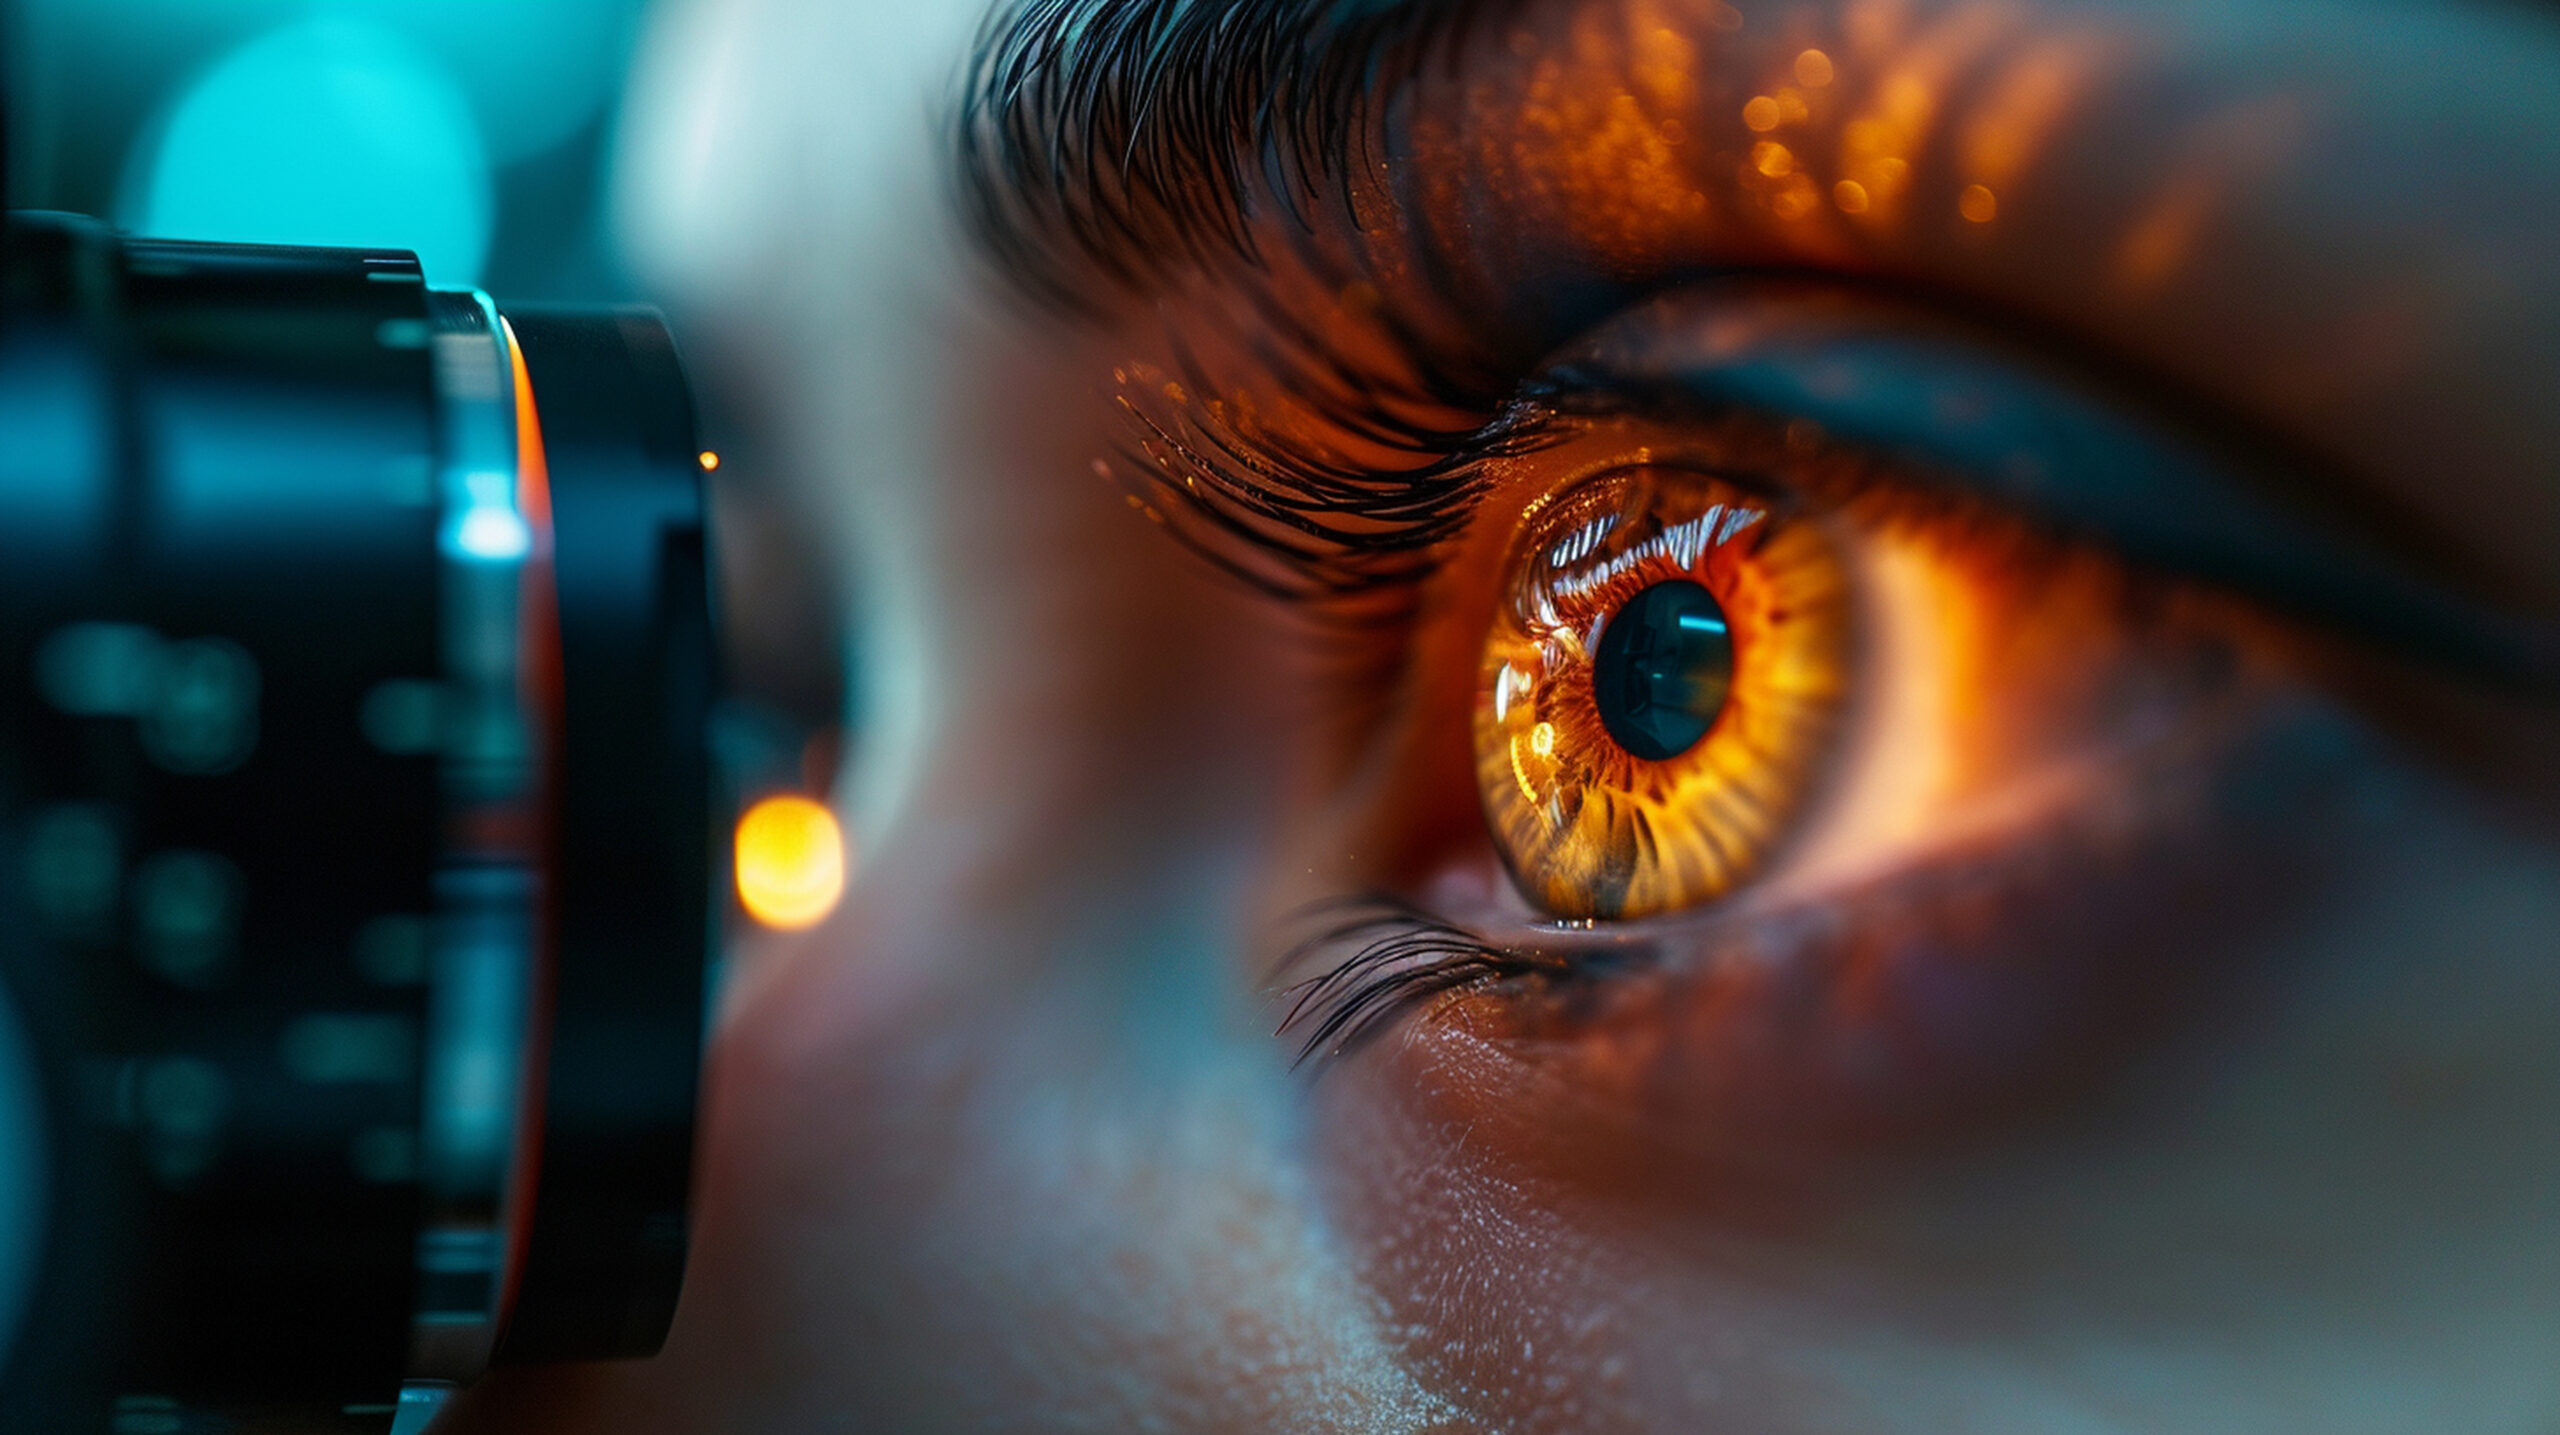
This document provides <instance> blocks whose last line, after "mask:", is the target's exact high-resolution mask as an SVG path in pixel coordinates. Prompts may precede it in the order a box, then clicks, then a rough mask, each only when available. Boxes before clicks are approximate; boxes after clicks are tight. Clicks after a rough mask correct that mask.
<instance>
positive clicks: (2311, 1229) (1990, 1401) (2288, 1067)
mask: <svg viewBox="0 0 2560 1435" xmlns="http://www.w3.org/2000/svg"><path fill="white" fill-rule="evenodd" d="M2366 790H2367V795H2368V800H2370V801H2372V802H2374V803H2376V804H2378V805H2380V806H2382V807H2383V808H2385V809H2386V810H2387V811H2388V813H2389V818H2390V824H2391V826H2392V828H2393V830H2394V831H2395V833H2396V834H2397V837H2398V838H2399V839H2405V841H2406V843H2407V844H2408V845H2407V847H2406V848H2405V850H2403V849H2399V848H2395V849H2394V855H2393V860H2392V861H2391V863H2390V864H2389V866H2388V868H2387V869H2386V870H2388V871H2389V873H2390V874H2391V875H2390V880H2389V881H2388V882H2387V883H2385V882H2380V881H2373V882H2367V883H2363V884H2355V885H2353V886H2352V887H2351V891H2350V894H2349V895H2347V896H2344V897H2342V898H2341V899H2340V900H2338V901H2337V902H2335V903H2334V904H2332V905H2330V906H2329V907H2327V908H2325V909H2323V910H2321V911H2319V912H2318V913H2316V914H2315V915H2313V916H2311V917H2309V918H2307V919H2305V920H2304V921H2302V922H2300V923H2299V924H2297V925H2295V926H2292V927H2289V928H2287V929H2285V930H2283V931H2281V932H2270V933H2266V934H2263V935H2262V936H2261V937H2260V938H2259V939H2257V940H2256V941H2255V942H2252V943H2250V944H2248V946H2247V947H2246V948H2245V949H2242V950H2227V951H2226V952H2225V956H2226V957H2227V958H2228V959H2229V960H2232V961H2235V962H2245V963H2247V964H2249V965H2250V966H2251V967H2252V968H2254V969H2256V970H2260V971H2265V972H2273V973H2282V974H2283V975H2282V978H2281V980H2271V981H2269V982H2263V983H2259V984H2257V985H2255V986H2250V985H2247V984H2244V985H2243V986H2242V987H2241V988H2240V989H2239V990H2238V991H2237V992H2236V993H2235V994H2234V995H2233V996H2232V997H2231V998H2229V1000H2228V1001H2227V1003H2226V1004H2225V1005H2224V1006H2223V1007H2222V1008H2221V1009H2220V1010H2219V1011H2218V1012H2217V1013H2214V1014H2211V1015H2209V1016H2208V1017H2207V1019H2206V1020H2205V1021H2204V1022H2203V1023H2202V1025H2201V1028H2200V1031H2199V1034H2198V1036H2197V1037H2196V1038H2194V1039H2191V1040H2189V1041H2187V1042H2184V1043H2181V1044H2178V1045H2176V1046H2174V1047H2171V1048H2169V1049H2167V1050H2165V1051H2164V1052H2163V1053H2162V1054H2161V1055H2160V1056H2159V1057H2158V1058H2156V1059H2154V1060H2152V1061H2149V1062H2147V1063H2145V1064H2144V1065H2143V1066H2141V1067H2140V1068H2138V1069H2136V1070H2135V1071H2134V1072H2133V1073H2132V1074H2131V1075H2130V1076H2129V1077H2128V1078H2127V1079H2126V1080H2125V1081H2123V1082H2122V1083H2120V1084H2118V1085H2116V1086H2113V1087H2111V1088H2110V1089H2109V1092H2108V1093H2107V1094H2105V1095H2104V1098H2103V1099H2100V1100H2097V1101H2095V1102H2093V1103H2092V1104H2091V1106H2090V1107H2089V1109H2088V1110H2087V1111H2086V1112H2085V1114H2084V1115H2083V1116H2082V1117H2081V1118H2080V1119H2078V1120H2076V1121H2074V1122H2072V1123H2070V1124H2067V1125H2062V1126H2055V1127H2050V1128H2045V1129H2041V1130H2037V1131H2031V1132H2030V1133H2028V1134H2027V1135H2025V1136H2021V1137H2013V1138H2011V1139H2009V1140H2007V1141H2005V1142H2004V1143H2002V1144H2001V1145H1999V1146H1997V1147H1993V1148H1989V1149H1986V1150H1975V1151H1971V1152H1968V1153H1950V1154H1949V1155H1948V1156H1946V1157H1945V1158H1943V1159H1940V1160H1936V1161H1917V1162H1913V1163H1910V1164H1906V1165H1904V1166H1902V1167H1901V1168H1900V1169H1898V1170H1895V1171H1891V1172H1882V1171H1880V1172H1876V1173H1874V1174H1872V1175H1871V1176H1870V1177H1869V1178H1867V1181H1866V1184H1865V1185H1864V1187H1863V1189H1862V1190H1861V1191H1860V1192H1859V1193H1858V1196H1857V1198H1856V1199H1854V1200H1851V1201H1848V1202H1846V1203H1845V1204H1844V1203H1841V1202H1839V1201H1836V1200H1834V1201H1826V1202H1822V1203H1818V1204H1816V1205H1814V1206H1811V1207H1808V1206H1806V1205H1805V1204H1804V1203H1803V1202H1801V1201H1799V1200H1795V1199H1793V1198H1789V1199H1787V1200H1785V1201H1784V1202H1783V1203H1782V1204H1781V1206H1780V1207H1779V1208H1777V1209H1775V1210H1774V1211H1773V1210H1771V1209H1769V1208H1765V1207H1764V1208H1759V1209H1756V1210H1755V1209H1754V1208H1753V1207H1752V1206H1751V1205H1750V1203H1749V1201H1748V1200H1747V1198H1745V1199H1737V1198H1736V1196H1735V1193H1734V1192H1733V1191H1732V1189H1731V1188H1730V1187H1729V1186H1728V1185H1721V1184H1719V1179H1718V1178H1717V1177H1716V1176H1714V1175H1713V1174H1712V1173H1705V1172H1701V1171H1699V1170H1697V1169H1695V1168H1691V1169H1689V1170H1687V1171H1685V1172H1681V1171H1677V1170H1665V1169H1664V1168H1662V1167H1659V1166H1656V1165H1652V1164H1650V1163H1648V1162H1645V1161H1639V1160H1636V1159H1635V1158H1634V1157H1633V1156H1632V1155H1631V1154H1625V1153H1622V1154H1619V1155H1617V1156H1608V1155H1607V1154H1606V1153H1600V1154H1598V1155H1597V1156H1595V1154H1594V1152H1592V1151H1582V1152H1579V1153H1567V1154H1565V1155H1562V1156H1561V1157H1560V1156H1559V1155H1558V1154H1557V1145H1558V1142H1559V1140H1560V1139H1562V1138H1561V1136H1560V1133H1564V1132H1568V1131H1571V1130H1574V1129H1575V1128H1576V1127H1577V1125H1580V1126H1581V1127H1583V1128H1584V1129H1585V1130H1586V1131H1599V1132H1601V1133H1603V1134H1601V1135H1599V1136H1596V1137H1594V1138H1593V1140H1595V1141H1599V1142H1603V1143H1605V1141H1606V1136H1605V1131H1606V1129H1607V1128H1608V1127H1610V1126H1611V1125H1613V1124H1617V1125H1623V1123H1624V1122H1625V1121H1626V1119H1627V1118H1626V1116H1625V1114H1624V1112H1623V1111H1621V1110H1618V1109H1616V1108H1614V1107H1613V1106H1612V1105H1611V1103H1609V1102H1608V1101H1605V1100H1600V1099H1598V1098H1596V1097H1594V1096H1593V1095H1592V1094H1591V1093H1589V1092H1588V1091H1585V1090H1582V1089H1579V1088H1577V1087H1575V1086H1574V1085H1573V1084H1572V1083H1571V1082H1570V1081H1569V1080H1567V1079H1566V1078H1564V1077H1563V1076H1561V1075H1559V1074H1558V1073H1557V1072H1556V1071H1554V1070H1552V1069H1550V1068H1549V1067H1547V1066H1546V1065H1544V1064H1543V1063H1541V1062H1540V1061H1538V1060H1536V1059H1534V1058H1533V1057H1528V1056H1526V1054H1525V1053H1524V1052H1522V1051H1521V1050H1518V1049H1516V1048H1510V1047H1508V1046H1507V1045H1506V1043H1505V1041H1504V1040H1503V1038H1502V1037H1500V1036H1499V1035H1498V1027H1495V1028H1489V1027H1488V1026H1486V1025H1485V1024H1483V1023H1481V1022H1476V1021H1471V1020H1469V1019H1468V1018H1467V1017H1466V1016H1465V1015H1464V1014H1463V1013H1458V1012H1443V1013H1442V1014H1441V1015H1440V1016H1437V1017H1424V1018H1421V1019H1417V1020H1414V1021H1412V1022H1409V1023H1408V1024H1407V1025H1406V1026H1405V1027H1403V1028H1401V1029H1399V1030H1398V1031H1397V1032H1395V1033H1391V1034H1390V1035H1388V1036H1386V1037H1384V1038H1381V1039H1380V1040H1379V1041H1377V1042H1375V1043H1374V1044H1373V1045H1372V1046H1370V1047H1369V1048H1367V1049H1365V1050H1363V1051H1362V1052H1360V1053H1358V1054H1357V1055H1355V1056H1354V1057H1353V1058H1352V1059H1350V1060H1348V1061H1346V1062H1344V1063H1342V1064H1341V1065H1339V1066H1337V1067H1335V1068H1333V1069H1331V1070H1330V1071H1329V1072H1328V1073H1327V1075H1326V1076H1325V1078H1324V1081H1325V1082H1326V1083H1328V1085H1327V1086H1326V1087H1325V1088H1323V1089H1322V1090H1321V1092H1320V1095H1319V1107H1320V1114H1321V1120H1320V1123H1319V1127H1318V1130H1319V1133H1320V1138H1321V1141H1322V1144H1323V1150H1324V1154H1325V1157H1326V1159H1327V1161H1328V1163H1329V1169H1330V1170H1331V1171H1332V1173H1333V1182H1332V1189H1333V1190H1334V1191H1335V1192H1336V1201H1337V1209H1338V1210H1339V1211H1340V1212H1341V1216H1340V1219H1341V1220H1342V1223H1343V1225H1344V1227H1345V1229H1346V1230H1347V1231H1348V1232H1349V1233H1350V1234H1351V1235H1352V1237H1353V1238H1354V1240H1355V1241H1356V1242H1358V1243H1359V1244H1360V1245H1361V1247H1362V1248H1363V1249H1364V1251H1365V1252H1366V1256H1367V1260H1368V1262H1369V1264H1368V1267H1367V1269H1368V1272H1369V1278H1370V1280H1371V1282H1372V1283H1373V1285H1375V1286H1376V1288H1377V1289H1378V1290H1379V1291H1380V1292H1381V1293H1382V1295H1383V1296H1384V1297H1385V1298H1386V1299H1388V1300H1389V1301H1390V1303H1391V1307H1392V1310H1393V1312H1394V1316H1395V1319H1396V1320H1397V1321H1399V1322H1403V1323H1407V1325H1408V1328H1409V1329H1411V1330H1412V1331H1413V1332H1415V1334H1414V1336H1413V1339H1414V1347H1413V1349H1414V1358H1415V1359H1416V1361H1417V1363H1418V1364H1420V1365H1421V1366H1422V1368H1424V1369H1425V1370H1426V1371H1437V1372H1439V1378H1440V1379H1442V1380H1443V1381H1445V1382H1446V1384H1445V1387H1444V1388H1447V1389H1450V1390H1453V1391H1458V1390H1470V1389H1474V1390H1494V1391H1503V1392H1508V1397H1507V1400H1506V1399H1499V1398H1497V1399H1493V1403H1492V1404H1491V1406H1490V1408H1491V1409H1492V1410H1494V1411H1497V1412H1499V1413H1500V1414H1501V1415H1502V1416H1503V1417H1505V1418H1511V1419H1516V1420H1517V1422H1518V1428H1522V1429H1527V1430H1545V1429H1553V1430H1559V1431H1562V1430H1575V1429H1598V1430H1606V1429H1634V1428H1662V1427H1665V1426H1685V1427H1686V1428H1724V1426H1723V1424H1722V1423H1720V1422H1727V1421H1730V1422H1736V1423H1738V1424H1739V1425H1740V1426H1741V1427H1742V1428H1751V1429H1767V1430H1773V1431H1789V1430H1838V1429H1857V1430H1861V1431H1879V1432H1898V1431H1904V1430H1910V1431H1923V1430H1945V1429H1951V1428H1962V1429H1971V1428H2022V1429H2038V1428H2091V1429H2101V1430H2109V1431H2115V1430H2123V1431H2147V1430H2157V1429H2179V1428H2215V1429H2223V1428H2228V1429H2261V1428H2263V1429H2291V1428H2303V1426H2302V1422H2303V1421H2304V1420H2305V1419H2311V1420H2313V1421H2314V1426H2313V1428H2321V1429H2327V1430H2341V1431H2356V1432H2372V1435H2385V1432H2391V1431H2399V1430H2406V1429H2409V1428H2443V1429H2485V1430H2501V1431H2505V1430H2524V1429H2531V1428H2535V1426H2534V1425H2533V1423H2532V1422H2530V1421H2527V1422H2525V1423H2521V1424H2520V1423H2518V1422H2517V1420H2516V1419H2515V1415H2514V1413H2515V1412H2518V1411H2529V1410H2533V1409H2538V1408H2541V1406H2540V1405H2539V1404H2538V1403H2537V1402H2543V1401H2547V1399H2548V1396H2549V1391H2548V1389H2547V1380H2546V1379H2545V1377H2544V1375H2543V1374H2542V1372H2543V1371H2544V1368H2545V1366H2544V1363H2542V1362H2539V1361H2538V1360H2537V1359H2536V1358H2535V1357H2532V1356H2530V1355H2528V1354H2526V1353H2525V1352H2526V1351H2527V1350H2528V1349H2529V1348H2530V1347H2531V1346H2532V1345H2533V1343H2534V1342H2535V1341H2537V1340H2540V1339H2542V1338H2544V1337H2545V1336H2547V1332H2548V1330H2549V1329H2550V1322H2551V1320H2552V1318H2553V1316H2554V1314H2555V1309H2554V1304H2553V1301H2554V1297H2553V1296H2552V1294H2551V1293H2552V1292H2553V1291H2554V1290H2555V1289H2560V1217H2556V1216H2555V1213H2554V1212H2553V1211H2552V1209H2551V1208H2550V1205H2549V1202H2548V1200H2547V1195H2546V1193H2547V1192H2548V1191H2549V1190H2551V1189H2552V1182H2553V1181H2554V1179H2555V1178H2560V1157H2555V1155H2554V1154H2553V1152H2552V1150H2551V1148H2550V1146H2549V1143H2547V1142H2541V1141H2539V1140H2535V1139H2532V1138H2531V1137H2530V1136H2529V1134H2528V1133H2532V1132H2536V1131H2539V1130H2543V1129H2546V1128H2547V1126H2548V1123H2549V1121H2550V1119H2551V1113H2552V1112H2553V1111H2554V1110H2560V1062H2555V1060H2554V1059H2553V1058H2552V1056H2551V1054H2550V1052H2549V1050H2548V1040H2547V1033H2548V1032H2549V1031H2550V1030H2551V1029H2552V1023H2553V1022H2554V1021H2555V1020H2560V984H2555V983H2554V982H2553V981H2552V980H2551V978H2550V975H2549V973H2548V972H2547V971H2545V970H2542V964H2541V963H2540V962H2539V961H2538V960H2537V959H2536V958H2535V957H2534V955H2533V954H2534V953H2537V952H2541V951H2546V950H2548V949H2549V947H2550V944H2551V942H2552V941H2553V940H2554V939H2555V938H2560V897H2555V896H2554V895H2553V894H2554V893H2560V884H2555V882H2554V878H2555V877H2560V856H2555V854H2554V852H2553V851H2552V850H2551V849H2550V848H2548V847H2546V846H2541V845H2537V844H2533V843H2529V842H2521V841H2519V840H2517V839H2516V837H2515V835H2514V834H2513V833H2512V832H2511V831H2507V830H2502V829H2500V828H2498V827H2497V826H2495V825H2493V824H2489V823H2486V822H2483V821H2482V820H2481V819H2480V815H2479V810H2478V809H2477V807H2476V806H2475V805H2474V804H2471V803H2470V802H2468V801H2467V800H2466V799H2464V798H2462V797H2460V796H2459V795H2458V794H2455V793H2453V792H2450V791H2448V790H2446V789H2443V788H2442V787H2440V786H2437V785H2435V784H2432V783H2430V782H2428V781H2425V780H2422V779H2418V778H2415V777H2411V776H2407V775H2398V776H2384V777H2381V778H2379V779H2377V780H2376V781H2375V782H2373V783H2371V784H2369V785H2368V787H2367V789H2366ZM2419 952H2436V953H2440V954H2441V956H2440V958H2439V959H2438V960H2437V961H2434V962H2429V961H2427V960H2425V959H2423V958H2419V957H2417V956H2415V955H2414V954H2416V953H2419ZM1666 1179H1670V1180H1672V1182H1673V1184H1672V1185H1671V1186H1669V1187H1667V1188H1666V1187H1665V1185H1664V1182H1665V1181H1666ZM2234 1351H2237V1352H2242V1354H2239V1355H2237V1356H2235V1355H2233V1354H2232V1352H2234ZM2127 1371H2154V1372H2158V1373H2159V1376H2160V1378H2158V1379H2156V1380H2140V1381H2130V1382H2129V1381H2127V1380H2126V1379H2125V1378H2124V1376H2125V1373H2126V1372H2127ZM1709 1372H1712V1378H1709V1376H1708V1373H1709ZM2377 1385H2381V1386H2385V1387H2388V1388H2390V1389H2393V1390H2396V1391H2399V1392H2401V1394H2400V1395H2399V1396H2397V1397H2395V1399H2396V1401H2397V1402H2398V1403H2394V1401H2379V1400H2376V1399H2375V1398H2374V1396H2373V1391H2374V1388H2375V1387H2376V1386H2377ZM1489 1398H1490V1397H1489ZM2004 1422H2005V1423H2004Z"/></svg>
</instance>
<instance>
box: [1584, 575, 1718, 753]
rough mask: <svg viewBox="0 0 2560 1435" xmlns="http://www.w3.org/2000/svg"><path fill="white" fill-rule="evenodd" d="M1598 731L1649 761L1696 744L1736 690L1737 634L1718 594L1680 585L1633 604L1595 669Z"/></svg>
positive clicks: (1652, 591) (1615, 624)
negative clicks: (1728, 628) (1730, 628)
mask: <svg viewBox="0 0 2560 1435" xmlns="http://www.w3.org/2000/svg"><path fill="white" fill-rule="evenodd" d="M1591 686H1592V691H1593V695H1594V696H1595V697H1597V698H1598V699H1599V700H1600V724H1601V726H1603V727H1605V728H1607V729H1608V730H1609V736H1611V737H1613V738H1615V739H1617V742H1618V745H1619V746H1620V747H1623V748H1625V749H1626V750H1627V751H1629V752H1631V753H1634V754H1635V755H1636V756H1638V757H1640V758H1643V759H1645V760H1646V761H1648V762H1663V761H1667V760H1668V759H1671V758H1675V757H1678V756H1679V755H1680V754H1682V753H1684V752H1687V751H1688V750H1689V749H1691V748H1693V747H1696V746H1697V745H1698V739H1700V738H1702V737H1705V736H1706V735H1707V729H1709V728H1711V727H1714V726H1715V725H1716V714H1717V713H1720V712H1722V711H1724V698H1725V694H1726V693H1727V692H1728V691H1730V690H1731V689H1732V687H1733V634H1732V633H1730V632H1728V631H1726V628H1725V621H1724V609H1723V608H1722V607H1721V606H1719V605H1718V604H1717V603H1716V600H1715V595H1714V594H1712V593H1709V592H1708V591H1707V590H1706V589H1704V588H1702V587H1700V586H1698V585H1697V584H1695V583H1692V582H1690V581H1689V580H1688V579H1686V578H1675V579H1672V580H1671V581H1670V582H1668V583H1656V584H1654V585H1653V586H1652V587H1650V588H1647V589H1645V590H1644V591H1643V592H1641V593H1638V594H1637V595H1635V597H1633V598H1630V599H1628V600H1627V604H1626V606H1625V607H1623V608H1620V609H1619V610H1618V613H1617V616H1615V617H1613V618H1611V619H1610V620H1609V626H1608V627H1606V628H1604V629H1602V630H1601V632H1600V652H1599V654H1598V656H1597V658H1596V660H1595V661H1594V662H1593V664H1592V667H1591Z"/></svg>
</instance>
